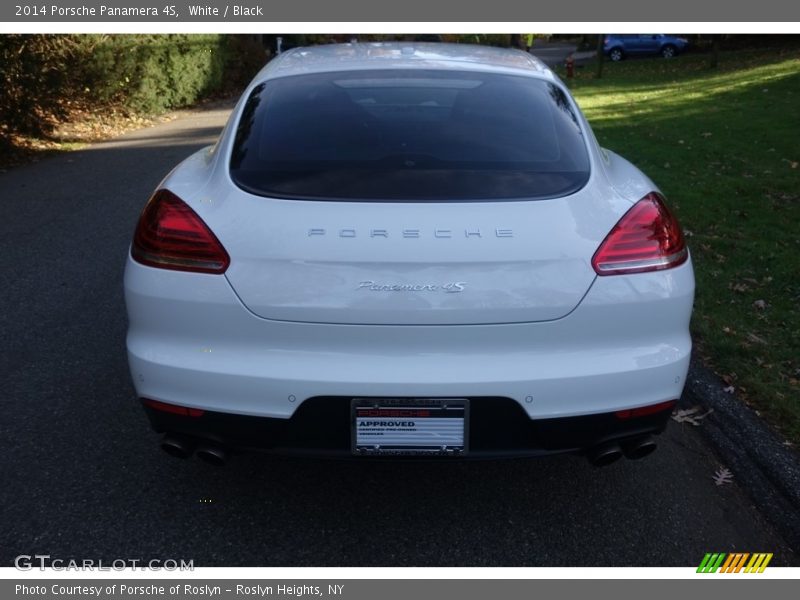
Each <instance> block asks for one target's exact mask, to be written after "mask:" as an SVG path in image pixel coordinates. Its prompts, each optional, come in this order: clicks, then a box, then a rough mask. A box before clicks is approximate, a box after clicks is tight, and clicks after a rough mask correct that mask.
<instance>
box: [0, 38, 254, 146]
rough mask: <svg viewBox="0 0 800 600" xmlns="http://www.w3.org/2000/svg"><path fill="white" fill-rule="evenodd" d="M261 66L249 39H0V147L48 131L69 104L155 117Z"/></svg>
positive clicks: (238, 83)
mask: <svg viewBox="0 0 800 600" xmlns="http://www.w3.org/2000/svg"><path fill="white" fill-rule="evenodd" d="M264 60H265V54H264V50H263V48H262V47H261V46H260V44H259V43H258V41H257V40H256V39H255V38H254V37H253V36H225V35H216V34H215V35H195V34H175V35H5V36H0V86H1V87H0V124H2V125H0V128H1V129H0V133H2V138H0V144H2V142H3V139H5V140H6V142H7V139H8V136H9V135H10V134H14V133H18V134H24V135H47V134H49V133H51V132H52V128H53V126H54V124H55V123H56V122H57V121H58V120H59V119H61V118H63V117H64V116H65V114H66V112H67V109H68V108H69V107H70V106H77V107H81V108H88V109H91V110H102V109H103V108H104V107H108V106H115V107H122V108H128V109H131V110H134V111H137V112H145V113H159V112H162V111H164V110H168V109H170V108H177V107H182V106H188V105H190V104H193V103H194V102H196V101H197V100H199V99H201V98H203V97H205V96H208V95H210V94H213V93H218V92H224V91H237V90H238V89H240V88H241V87H242V86H243V85H244V84H245V83H247V81H249V80H250V78H251V77H252V76H253V75H254V74H255V72H256V71H257V69H258V68H259V67H260V66H262V64H263V62H264Z"/></svg>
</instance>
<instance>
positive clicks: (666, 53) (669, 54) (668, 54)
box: [661, 46, 677, 58]
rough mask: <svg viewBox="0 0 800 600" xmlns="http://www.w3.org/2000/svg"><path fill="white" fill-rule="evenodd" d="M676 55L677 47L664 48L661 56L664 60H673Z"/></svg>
mask: <svg viewBox="0 0 800 600" xmlns="http://www.w3.org/2000/svg"><path fill="white" fill-rule="evenodd" d="M676 54H677V52H676V50H675V46H664V47H663V48H662V49H661V56H663V57H664V58H673V57H674V56H675V55H676Z"/></svg>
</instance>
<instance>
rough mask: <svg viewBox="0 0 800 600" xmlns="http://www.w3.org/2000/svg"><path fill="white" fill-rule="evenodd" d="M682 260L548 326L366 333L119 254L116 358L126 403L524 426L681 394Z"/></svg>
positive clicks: (600, 287)
mask: <svg viewBox="0 0 800 600" xmlns="http://www.w3.org/2000/svg"><path fill="white" fill-rule="evenodd" d="M693 295H694V277H693V274H692V267H691V263H690V262H687V263H686V264H684V265H682V266H680V267H677V268H675V269H670V270H668V271H660V272H656V273H643V274H637V275H631V276H614V277H598V278H597V279H596V280H595V282H594V283H593V284H592V287H591V289H590V290H589V291H588V292H587V294H586V296H585V297H584V299H583V301H582V302H581V303H580V305H579V306H578V307H577V308H576V309H575V310H574V311H573V312H571V313H570V314H569V315H567V316H566V317H563V318H561V319H557V320H554V321H544V322H534V323H514V324H499V325H463V326H462V325H446V326H412V325H404V326H373V325H334V324H319V323H298V322H285V321H271V320H268V319H262V318H259V317H256V316H255V315H253V314H252V313H250V312H249V311H248V310H247V309H246V308H245V307H244V306H243V305H242V303H241V302H240V301H239V299H238V297H237V296H236V294H235V293H234V292H233V290H232V289H231V287H230V285H229V284H228V282H227V280H226V279H225V277H224V276H218V275H202V274H189V273H180V272H175V271H166V270H160V269H153V268H149V267H145V266H142V265H139V264H137V263H134V262H132V261H131V260H130V259H129V262H128V265H127V269H126V274H125V296H126V302H127V305H128V316H129V323H130V326H129V330H128V338H127V346H128V358H129V364H130V369H131V375H132V379H133V383H134V386H135V388H136V392H137V395H138V396H139V397H140V398H150V399H153V400H158V401H162V402H167V403H171V404H177V405H180V406H186V407H191V408H198V409H203V410H206V411H211V412H214V413H223V414H229V415H243V416H251V417H265V418H267V417H268V418H274V419H281V420H286V419H289V418H290V417H292V416H293V415H294V413H295V411H298V410H300V408H302V407H303V405H304V403H305V402H306V401H308V400H309V399H312V398H317V397H328V398H329V397H343V398H353V397H395V398H408V397H429V398H435V397H439V398H481V397H483V398H498V397H501V398H507V399H510V400H511V401H513V402H514V403H516V404H517V406H518V407H519V408H520V410H521V411H522V413H523V414H525V415H527V417H528V418H529V419H533V420H537V419H558V418H563V417H578V416H586V415H596V414H602V413H611V412H614V411H617V410H623V409H628V408H635V407H639V406H647V405H652V404H657V403H659V402H664V401H668V400H674V399H676V398H679V397H680V395H681V392H682V390H683V385H684V380H685V377H686V373H687V370H688V367H689V358H690V353H691V345H692V344H691V338H690V336H689V318H690V315H691V309H692V301H693Z"/></svg>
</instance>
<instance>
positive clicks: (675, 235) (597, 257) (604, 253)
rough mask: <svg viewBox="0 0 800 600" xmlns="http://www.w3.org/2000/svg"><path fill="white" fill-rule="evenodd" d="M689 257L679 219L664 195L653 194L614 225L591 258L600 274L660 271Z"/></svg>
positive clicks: (593, 265)
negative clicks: (669, 206) (673, 213)
mask: <svg viewBox="0 0 800 600" xmlns="http://www.w3.org/2000/svg"><path fill="white" fill-rule="evenodd" d="M688 257H689V251H688V250H687V249H686V242H685V241H684V239H683V232H681V227H680V225H679V224H678V220H677V219H676V218H675V217H674V216H673V215H672V213H671V212H670V211H669V209H668V208H667V206H666V204H664V198H663V197H662V196H661V194H658V193H656V192H651V193H649V194H647V196H645V197H644V198H642V199H641V200H639V201H638V202H637V203H636V204H634V205H633V207H632V208H631V209H630V210H629V211H628V212H627V213H625V215H624V216H623V217H622V218H621V219H620V220H619V223H617V224H616V225H614V228H613V229H612V230H611V232H610V233H609V234H608V235H607V236H606V239H605V240H603V243H602V244H600V247H599V248H598V249H597V252H595V253H594V256H593V257H592V267H594V270H595V272H596V273H597V274H598V275H621V274H626V273H644V272H647V271H660V270H662V269H671V268H673V267H677V266H678V265H682V264H683V263H685V262H686V259H687V258H688Z"/></svg>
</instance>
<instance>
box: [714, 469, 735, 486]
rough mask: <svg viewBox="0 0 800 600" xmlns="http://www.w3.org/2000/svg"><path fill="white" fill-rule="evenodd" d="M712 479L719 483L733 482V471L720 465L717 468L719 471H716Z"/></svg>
mask: <svg viewBox="0 0 800 600" xmlns="http://www.w3.org/2000/svg"><path fill="white" fill-rule="evenodd" d="M712 479H713V480H714V483H716V484H717V485H726V484H728V483H733V473H731V471H730V469H727V468H725V467H720V468H719V469H717V472H716V473H714V477H712Z"/></svg>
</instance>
